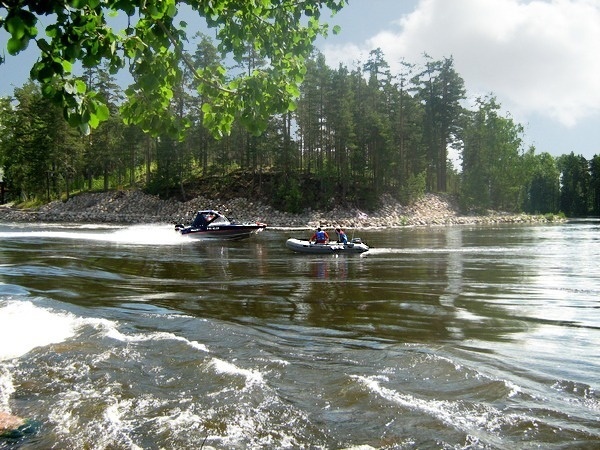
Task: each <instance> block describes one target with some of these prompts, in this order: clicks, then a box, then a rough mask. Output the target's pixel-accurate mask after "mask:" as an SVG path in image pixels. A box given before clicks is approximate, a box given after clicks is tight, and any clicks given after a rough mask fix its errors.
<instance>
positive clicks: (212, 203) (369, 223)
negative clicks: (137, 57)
mask: <svg viewBox="0 0 600 450" xmlns="http://www.w3.org/2000/svg"><path fill="white" fill-rule="evenodd" d="M381 204H382V207H381V208H380V209H379V210H378V211H376V212H373V213H370V214H366V213H364V212H363V211H360V210H358V209H347V210H344V209H341V208H340V207H339V206H337V205H334V206H333V208H332V210H330V211H313V210H312V209H307V210H306V211H304V212H303V213H302V214H290V213H285V212H281V211H277V210H275V209H273V208H272V207H271V206H269V205H265V204H262V203H260V202H257V201H252V202H248V201H247V200H245V199H243V198H236V199H233V200H229V201H221V200H220V199H207V198H204V197H197V198H194V199H192V200H189V201H187V202H179V201H176V200H161V199H160V198H159V197H157V196H154V195H148V194H144V193H143V192H142V191H140V190H128V191H110V192H102V193H84V194H81V195H78V196H75V197H72V198H70V199H69V200H67V201H61V200H55V201H53V202H50V203H48V204H46V205H44V206H42V207H40V208H39V209H37V210H29V209H18V208H14V207H10V206H6V205H2V206H0V220H2V221H4V222H11V221H12V222H64V223H68V222H73V223H80V222H84V223H97V222H99V223H121V224H137V223H190V222H191V221H192V219H193V218H194V216H195V214H196V211H198V210H200V209H216V210H219V211H221V212H222V213H223V214H225V215H226V216H227V217H228V218H229V219H231V220H236V221H238V222H256V221H259V222H264V223H267V225H268V226H270V227H302V228H316V227H318V226H321V227H323V228H333V227H335V226H341V227H343V228H373V227H375V228H382V227H386V228H390V227H403V226H451V225H464V224H486V223H488V224H489V223H522V222H545V221H547V219H546V218H545V217H544V216H530V215H524V214H518V215H510V214H501V213H498V212H490V213H488V215H483V216H473V215H460V213H459V211H460V210H459V208H458V205H457V202H456V200H455V199H454V198H453V197H452V196H449V195H443V194H426V195H425V196H423V198H421V199H420V200H418V201H417V202H415V203H414V204H412V205H409V206H406V205H402V204H400V203H399V202H398V201H397V200H395V199H394V198H392V197H391V196H389V195H384V196H382V198H381Z"/></svg>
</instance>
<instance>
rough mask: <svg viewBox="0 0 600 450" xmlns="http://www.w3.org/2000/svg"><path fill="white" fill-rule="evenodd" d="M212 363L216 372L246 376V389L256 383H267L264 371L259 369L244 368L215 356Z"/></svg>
mask: <svg viewBox="0 0 600 450" xmlns="http://www.w3.org/2000/svg"><path fill="white" fill-rule="evenodd" d="M210 364H211V366H212V367H213V368H214V370H215V372H216V373H219V374H226V375H235V376H242V377H244V378H245V379H246V387H245V389H248V388H250V387H251V386H255V385H264V383H265V380H264V377H263V375H262V373H260V372H259V371H257V370H250V369H242V368H241V367H238V366H236V365H235V364H233V363H230V362H227V361H223V360H222V359H218V358H213V360H212V361H211V362H210Z"/></svg>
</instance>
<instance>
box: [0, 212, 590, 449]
mask: <svg viewBox="0 0 600 450" xmlns="http://www.w3.org/2000/svg"><path fill="white" fill-rule="evenodd" d="M309 234H310V231H308V230H305V231H292V230H270V229H267V230H266V231H265V232H263V233H260V234H258V235H256V236H253V237H252V238H250V239H249V240H245V241H240V242H230V243H223V242H208V241H196V242H194V241H190V240H188V239H186V238H184V237H181V236H178V235H177V234H175V232H174V231H173V230H172V228H171V226H167V225H164V226H163V225H146V226H106V225H81V224H79V225H77V224H71V225H68V224H67V225H65V224H62V225H56V224H52V225H50V224H42V225H35V226H31V225H26V224H1V225H0V410H4V411H10V412H12V413H13V414H17V415H19V416H23V417H27V418H29V419H31V420H32V421H34V423H35V424H36V426H35V429H34V432H33V433H30V434H25V435H23V436H21V437H13V438H12V439H8V438H0V449H13V448H19V449H49V448H60V449H79V448H87V449H161V448H164V449H191V448H195V449H199V448H205V449H209V448H216V449H267V448H269V449H271V448H275V449H278V448H294V449H296V448H306V449H346V448H369V447H366V446H370V447H372V448H396V449H429V448H431V449H531V448H544V449H563V448H564V449H566V448H569V449H570V448H581V449H587V448H600V392H599V389H600V350H599V349H600V269H599V265H598V263H599V261H600V221H595V220H583V221H572V222H567V223H562V224H550V225H548V224H544V225H540V224H536V225H503V226H453V227H440V228H399V229H388V230H385V231H381V230H363V231H360V232H353V231H352V230H350V231H348V234H349V237H358V236H360V237H361V238H362V239H363V241H365V242H366V243H368V244H369V245H370V246H372V249H371V250H370V251H369V252H367V253H365V254H363V255H345V256H335V255H327V256H316V255H315V256H313V255H297V254H293V253H291V252H290V251H289V250H287V249H286V248H285V245H284V243H285V240H286V239H287V238H288V237H292V236H294V237H297V236H303V237H308V236H309ZM360 446H363V447H360Z"/></svg>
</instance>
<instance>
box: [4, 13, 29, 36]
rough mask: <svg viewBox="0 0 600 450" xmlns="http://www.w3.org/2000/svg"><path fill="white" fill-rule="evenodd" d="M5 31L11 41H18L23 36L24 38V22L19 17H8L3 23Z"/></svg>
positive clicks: (25, 28)
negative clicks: (10, 37)
mask: <svg viewBox="0 0 600 450" xmlns="http://www.w3.org/2000/svg"><path fill="white" fill-rule="evenodd" d="M4 26H5V28H6V31H8V32H9V33H10V35H11V36H12V37H13V39H17V40H20V39H21V38H22V37H23V36H25V32H26V30H27V27H26V26H25V22H23V19H21V18H20V17H19V16H9V17H8V18H7V19H6V23H5V25H4Z"/></svg>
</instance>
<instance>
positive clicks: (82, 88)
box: [75, 80, 87, 94]
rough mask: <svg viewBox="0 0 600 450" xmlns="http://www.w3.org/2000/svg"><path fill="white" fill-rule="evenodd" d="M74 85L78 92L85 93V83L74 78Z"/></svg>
mask: <svg viewBox="0 0 600 450" xmlns="http://www.w3.org/2000/svg"><path fill="white" fill-rule="evenodd" d="M75 87H76V88H77V93H78V94H83V93H85V91H86V89H87V86H86V85H85V83H84V82H83V81H82V80H75Z"/></svg>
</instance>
